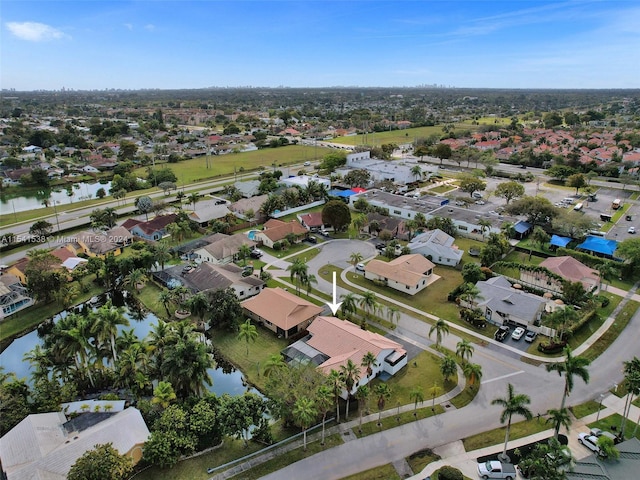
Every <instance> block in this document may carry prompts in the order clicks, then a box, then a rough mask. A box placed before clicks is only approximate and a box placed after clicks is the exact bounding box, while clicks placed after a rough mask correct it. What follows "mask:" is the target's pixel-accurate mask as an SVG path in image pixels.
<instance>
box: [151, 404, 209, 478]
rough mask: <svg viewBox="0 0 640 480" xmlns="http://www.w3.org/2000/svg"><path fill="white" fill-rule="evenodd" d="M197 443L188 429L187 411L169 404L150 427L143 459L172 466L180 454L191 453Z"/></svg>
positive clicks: (165, 466)
mask: <svg viewBox="0 0 640 480" xmlns="http://www.w3.org/2000/svg"><path fill="white" fill-rule="evenodd" d="M197 443H198V439H197V438H196V435H194V433H193V432H191V431H190V429H189V415H188V413H187V412H186V411H185V410H184V409H183V408H182V407H180V406H178V405H169V407H167V408H166V409H165V410H164V412H162V415H161V416H160V418H158V419H157V420H156V421H155V422H154V424H153V427H152V428H151V436H150V437H149V439H148V440H147V441H146V442H145V444H144V453H143V459H144V460H145V461H147V462H149V463H151V464H152V465H157V466H158V467H160V468H168V467H173V466H174V465H175V464H176V463H178V460H179V459H180V457H181V456H182V455H185V454H190V453H192V452H193V451H194V450H195V448H196V445H197Z"/></svg>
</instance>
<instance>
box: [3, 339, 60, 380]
mask: <svg viewBox="0 0 640 480" xmlns="http://www.w3.org/2000/svg"><path fill="white" fill-rule="evenodd" d="M22 360H23V361H25V362H29V364H30V365H31V369H32V371H31V378H32V379H33V381H34V383H35V382H37V381H38V380H39V379H45V378H49V369H50V368H51V367H52V366H53V364H52V363H51V358H50V356H49V352H48V351H47V350H46V349H44V348H42V347H40V345H37V344H36V346H35V347H33V349H31V350H29V351H28V352H27V353H25V354H24V355H23V357H22ZM3 383H4V382H3Z"/></svg>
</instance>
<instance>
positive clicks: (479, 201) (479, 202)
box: [476, 200, 487, 205]
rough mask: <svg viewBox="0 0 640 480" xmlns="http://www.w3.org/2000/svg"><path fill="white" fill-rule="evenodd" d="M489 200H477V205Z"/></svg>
mask: <svg viewBox="0 0 640 480" xmlns="http://www.w3.org/2000/svg"><path fill="white" fill-rule="evenodd" d="M486 203H487V202H485V201H484V200H476V205H484V204H486Z"/></svg>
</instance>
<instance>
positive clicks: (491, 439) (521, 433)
mask: <svg viewBox="0 0 640 480" xmlns="http://www.w3.org/2000/svg"><path fill="white" fill-rule="evenodd" d="M496 419H497V417H496ZM549 428H551V427H550V424H548V423H546V422H545V421H544V419H543V418H540V419H539V420H538V419H537V418H534V419H533V420H528V421H524V422H517V423H512V424H511V431H510V432H509V439H510V440H516V439H517V438H522V437H527V436H529V435H533V434H534V433H538V432H543V431H544V430H549ZM506 429H507V427H506V426H504V427H499V428H496V429H494V430H489V431H488V432H482V433H479V434H477V435H473V436H471V437H467V438H463V439H462V443H463V445H464V449H465V450H466V451H467V452H471V451H473V450H478V449H479V448H485V447H490V446H492V445H502V444H504V435H505V431H506Z"/></svg>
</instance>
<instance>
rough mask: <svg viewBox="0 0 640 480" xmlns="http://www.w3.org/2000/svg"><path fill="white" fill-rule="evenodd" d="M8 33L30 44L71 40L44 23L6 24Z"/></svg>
mask: <svg viewBox="0 0 640 480" xmlns="http://www.w3.org/2000/svg"><path fill="white" fill-rule="evenodd" d="M6 25H7V28H8V29H9V31H10V32H11V33H12V34H13V35H15V36H16V37H18V38H19V39H21V40H28V41H30V42H46V41H49V40H62V39H64V38H71V37H70V36H69V35H67V34H66V33H64V32H62V31H60V30H58V29H56V28H53V27H51V26H49V25H45V24H44V23H38V22H8V23H7V24H6Z"/></svg>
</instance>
